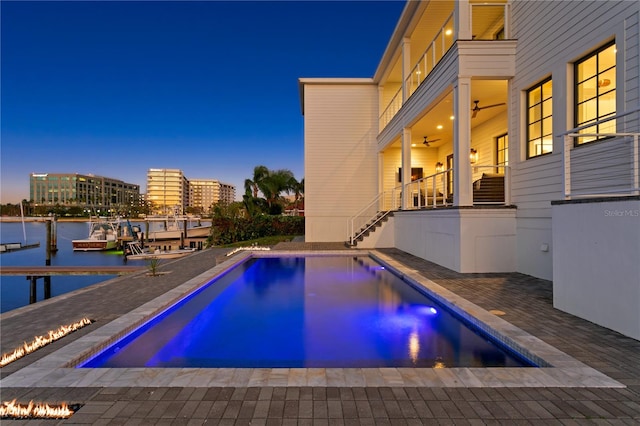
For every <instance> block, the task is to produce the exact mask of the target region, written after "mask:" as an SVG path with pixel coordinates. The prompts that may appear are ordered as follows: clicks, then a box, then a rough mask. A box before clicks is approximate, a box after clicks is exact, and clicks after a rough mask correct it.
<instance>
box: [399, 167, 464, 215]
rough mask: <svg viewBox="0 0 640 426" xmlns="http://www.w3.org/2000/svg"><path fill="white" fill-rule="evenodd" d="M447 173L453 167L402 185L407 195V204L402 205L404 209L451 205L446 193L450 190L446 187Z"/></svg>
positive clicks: (451, 170) (450, 171)
mask: <svg viewBox="0 0 640 426" xmlns="http://www.w3.org/2000/svg"><path fill="white" fill-rule="evenodd" d="M449 173H453V169H449V170H444V171H442V172H438V173H435V174H433V175H429V176H426V177H424V178H422V179H418V180H414V181H412V182H411V183H408V184H406V185H405V186H404V187H405V189H406V191H407V192H406V193H407V194H408V195H409V203H408V204H409V205H408V206H404V209H405V210H407V209H408V210H413V209H421V208H425V207H442V206H446V205H451V200H448V199H447V198H448V196H447V194H448V193H450V192H451V188H447V185H448V179H447V176H449Z"/></svg>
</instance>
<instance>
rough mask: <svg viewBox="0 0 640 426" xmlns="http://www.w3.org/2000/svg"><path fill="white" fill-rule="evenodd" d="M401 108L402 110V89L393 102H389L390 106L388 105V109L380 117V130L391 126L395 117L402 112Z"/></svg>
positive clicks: (394, 96)
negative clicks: (390, 123) (388, 125)
mask: <svg viewBox="0 0 640 426" xmlns="http://www.w3.org/2000/svg"><path fill="white" fill-rule="evenodd" d="M400 108H402V87H400V88H399V89H398V91H397V92H396V94H395V95H393V97H392V98H391V101H389V104H387V107H386V108H385V109H384V111H383V112H382V114H381V115H380V117H379V119H378V124H379V126H380V130H382V129H384V128H385V127H386V126H387V124H389V122H390V121H391V119H392V118H393V117H395V115H396V114H397V113H398V111H400Z"/></svg>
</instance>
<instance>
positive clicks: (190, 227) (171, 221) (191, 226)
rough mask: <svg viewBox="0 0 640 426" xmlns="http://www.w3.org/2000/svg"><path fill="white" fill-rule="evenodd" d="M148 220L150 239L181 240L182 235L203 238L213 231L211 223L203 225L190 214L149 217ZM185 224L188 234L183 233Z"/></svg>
mask: <svg viewBox="0 0 640 426" xmlns="http://www.w3.org/2000/svg"><path fill="white" fill-rule="evenodd" d="M146 220H147V221H148V222H149V225H150V228H149V235H148V239H149V240H150V241H155V240H179V239H180V238H182V237H184V238H203V237H208V236H209V233H210V232H211V225H202V224H200V219H199V218H193V217H189V216H174V215H172V216H164V217H147V219H146ZM194 221H195V223H194ZM185 224H186V235H183V234H184V232H185V231H184V228H185Z"/></svg>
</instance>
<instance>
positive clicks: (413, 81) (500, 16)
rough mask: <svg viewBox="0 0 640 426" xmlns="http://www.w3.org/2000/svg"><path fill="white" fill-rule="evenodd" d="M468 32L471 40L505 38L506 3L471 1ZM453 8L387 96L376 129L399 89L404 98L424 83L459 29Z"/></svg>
mask: <svg viewBox="0 0 640 426" xmlns="http://www.w3.org/2000/svg"><path fill="white" fill-rule="evenodd" d="M469 8H470V11H469V12H470V17H471V23H470V24H471V35H472V38H473V39H474V40H497V39H502V38H508V36H509V33H510V29H509V25H510V20H509V3H508V2H505V3H471V4H469ZM454 18H455V16H454V12H451V14H449V16H448V17H447V18H446V19H445V23H444V25H442V26H441V27H440V30H439V31H438V32H437V34H436V35H435V37H434V38H433V40H431V42H429V44H428V45H427V48H426V49H425V51H424V53H423V54H422V55H421V56H420V59H418V61H417V62H416V63H415V65H414V66H413V68H412V69H411V72H410V73H409V75H408V76H406V78H405V79H404V81H403V87H401V88H400V89H399V90H398V92H396V94H395V95H394V96H393V97H392V98H391V100H390V101H389V103H388V104H387V105H386V106H385V108H384V111H383V112H382V114H380V117H379V120H378V122H379V130H380V131H382V130H383V129H384V128H385V127H386V126H387V124H389V122H390V121H391V120H392V119H393V117H395V115H396V114H397V113H398V111H400V108H402V105H403V102H404V101H403V96H402V92H403V90H405V91H406V92H405V93H406V99H408V98H409V97H410V96H411V95H413V93H415V91H416V90H417V89H418V87H419V86H420V85H421V84H422V83H424V82H425V81H426V79H427V77H428V76H429V74H430V73H431V71H433V69H434V68H435V67H436V65H437V64H438V63H439V62H440V61H441V60H442V58H443V57H444V55H445V53H447V51H448V50H449V49H450V48H451V46H453V44H454V42H455V41H456V40H457V39H458V37H459V29H457V28H455V19H454Z"/></svg>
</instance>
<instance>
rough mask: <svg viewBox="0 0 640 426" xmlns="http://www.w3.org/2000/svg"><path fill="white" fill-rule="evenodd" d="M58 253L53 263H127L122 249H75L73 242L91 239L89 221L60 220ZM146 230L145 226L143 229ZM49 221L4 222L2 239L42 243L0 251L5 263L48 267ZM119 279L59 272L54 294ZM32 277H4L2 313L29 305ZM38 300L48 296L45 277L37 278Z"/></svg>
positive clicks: (1, 278) (141, 262) (54, 280)
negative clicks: (46, 294) (28, 278)
mask: <svg viewBox="0 0 640 426" xmlns="http://www.w3.org/2000/svg"><path fill="white" fill-rule="evenodd" d="M56 228H57V243H58V252H57V253H55V254H52V256H51V265H59V266H106V265H113V266H118V265H124V264H125V263H124V258H123V256H122V251H107V252H80V251H76V252H74V251H73V247H72V245H71V241H72V240H75V239H82V238H87V236H88V233H89V224H88V222H64V221H58V222H57V226H56ZM143 229H144V228H143ZM46 231H47V224H46V223H45V222H26V223H25V224H24V232H23V225H22V223H21V222H0V242H1V243H15V242H21V243H23V244H25V240H24V235H25V234H26V237H27V244H31V243H36V242H40V246H39V247H37V248H30V249H25V250H18V251H12V252H7V253H2V254H0V265H2V266H44V265H45V261H46V242H47V237H46V235H47V233H46ZM126 264H127V265H132V266H136V265H140V266H144V265H146V264H147V262H146V261H144V260H137V261H134V260H129V261H128V262H127V263H126ZM112 278H115V275H59V276H52V277H51V297H55V296H59V295H61V294H64V293H68V292H70V291H74V290H78V289H80V288H83V287H87V286H90V285H92V284H96V283H100V282H103V281H106V280H109V279H112ZM29 283H30V282H29V280H27V279H26V277H23V276H6V275H2V276H0V313H2V312H7V311H10V310H13V309H16V308H19V307H22V306H25V305H28V304H29ZM36 287H37V300H38V302H39V301H42V300H43V299H44V280H43V279H42V278H41V279H38V280H37V286H36Z"/></svg>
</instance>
